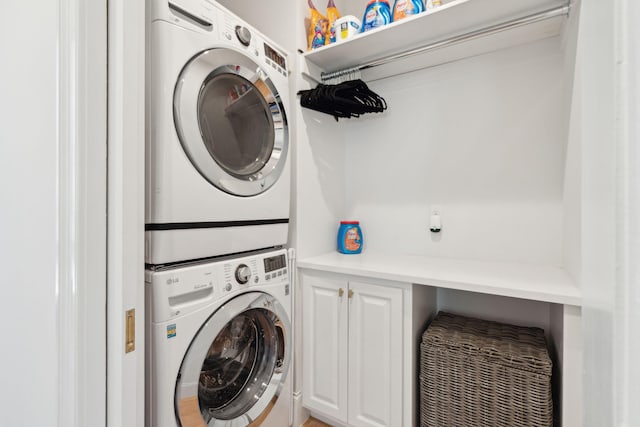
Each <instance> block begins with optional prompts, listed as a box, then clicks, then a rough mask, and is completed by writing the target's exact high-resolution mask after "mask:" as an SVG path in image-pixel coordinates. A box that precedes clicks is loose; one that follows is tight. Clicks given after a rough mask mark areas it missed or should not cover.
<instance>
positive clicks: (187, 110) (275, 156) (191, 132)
mask: <svg viewBox="0 0 640 427" xmlns="http://www.w3.org/2000/svg"><path fill="white" fill-rule="evenodd" d="M174 118H175V124H176V130H177V133H178V138H179V139H180V143H181V144H182V147H183V148H184V150H185V152H186V154H187V156H188V157H189V159H190V160H191V163H192V164H193V165H194V166H195V167H196V169H197V170H198V171H199V172H200V174H201V175H202V176H203V177H204V178H206V179H207V180H208V181H209V182H211V183H212V184H213V185H215V186H216V187H218V188H220V189H221V190H223V191H225V192H227V193H230V194H234V195H238V196H252V195H256V194H259V193H261V192H263V191H266V190H267V189H268V188H269V187H271V186H272V185H273V184H275V182H276V181H277V179H278V177H279V176H280V174H281V173H282V170H283V168H284V163H285V160H286V156H287V151H288V128H287V122H286V115H285V112H284V108H283V105H282V101H281V99H280V96H279V94H278V92H277V90H276V88H275V86H274V85H273V83H272V81H271V80H270V79H269V77H268V76H267V75H266V73H265V72H264V71H263V70H262V69H261V68H260V67H259V66H258V65H256V64H255V63H254V62H253V61H251V60H250V59H249V58H248V57H246V56H245V55H243V54H241V53H239V52H236V51H233V50H227V49H210V50H207V51H205V52H202V53H200V54H199V55H196V56H195V57H194V58H192V59H191V61H189V63H188V64H187V65H186V66H185V67H184V69H183V70H182V72H181V74H180V77H179V79H178V82H177V84H176V90H175V94H174Z"/></svg>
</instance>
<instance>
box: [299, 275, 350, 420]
mask: <svg viewBox="0 0 640 427" xmlns="http://www.w3.org/2000/svg"><path fill="white" fill-rule="evenodd" d="M346 287H347V283H346V281H343V280H338V279H330V278H325V277H316V276H304V278H303V289H302V316H303V317H302V364H303V379H302V382H303V402H304V405H305V406H306V407H308V408H310V409H314V410H317V411H319V412H321V413H323V414H325V415H327V416H329V417H331V418H335V419H338V420H346V419H347V337H348V329H347V327H348V315H349V313H348V305H347V303H346V302H345V301H344V300H345V299H346V296H345V295H344V293H345V288H346Z"/></svg>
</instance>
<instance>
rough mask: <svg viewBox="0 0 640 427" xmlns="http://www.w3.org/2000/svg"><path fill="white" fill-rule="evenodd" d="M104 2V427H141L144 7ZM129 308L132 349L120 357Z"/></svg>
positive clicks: (120, 0)
mask: <svg viewBox="0 0 640 427" xmlns="http://www.w3.org/2000/svg"><path fill="white" fill-rule="evenodd" d="M108 2H109V15H108V35H109V37H108V40H109V53H108V57H109V67H108V75H109V91H108V97H109V102H108V105H109V106H108V117H109V120H108V121H109V125H108V130H109V134H108V135H109V136H108V147H109V148H108V156H109V161H108V197H107V200H108V233H107V236H108V238H107V247H108V249H107V260H108V262H107V427H143V426H144V413H145V401H144V387H145V386H144V384H145V382H144V348H145V338H144V336H145V334H144V333H145V314H144V206H145V202H144V200H145V192H144V189H145V185H144V182H145V173H144V171H145V155H144V149H145V113H144V111H145V109H144V106H145V104H144V102H145V101H144V100H145V74H144V73H145V71H144V66H145V2H144V1H142V0H140V1H130V0H108ZM130 309H135V319H136V324H135V350H134V351H133V352H129V353H126V350H125V313H126V311H127V310H130Z"/></svg>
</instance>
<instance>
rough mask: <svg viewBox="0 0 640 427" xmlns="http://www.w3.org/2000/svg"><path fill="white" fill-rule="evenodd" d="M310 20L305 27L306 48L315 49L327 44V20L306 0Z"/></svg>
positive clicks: (309, 0)
mask: <svg viewBox="0 0 640 427" xmlns="http://www.w3.org/2000/svg"><path fill="white" fill-rule="evenodd" d="M307 3H308V4H309V12H310V13H311V18H310V19H309V24H308V25H307V42H308V48H309V50H311V49H316V48H319V47H322V46H324V45H325V44H328V41H327V34H328V33H329V20H328V19H327V18H325V17H324V16H323V15H322V14H321V13H320V12H318V9H316V7H315V6H314V5H313V2H312V1H311V0H307Z"/></svg>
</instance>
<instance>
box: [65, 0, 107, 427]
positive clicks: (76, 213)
mask: <svg viewBox="0 0 640 427" xmlns="http://www.w3.org/2000/svg"><path fill="white" fill-rule="evenodd" d="M58 13H59V15H58V16H57V19H58V38H59V39H58V40H59V41H58V46H59V48H58V100H57V101H58V105H57V109H58V143H59V151H58V180H59V186H58V188H59V194H58V256H59V258H58V289H57V293H58V295H57V297H58V301H57V313H58V324H57V330H58V378H59V380H58V393H59V395H58V420H57V425H58V426H65V427H81V426H88V425H91V426H98V427H100V426H104V421H103V420H105V418H106V407H105V398H106V377H105V376H106V332H105V330H106V321H105V315H106V307H105V305H106V246H107V240H106V239H107V237H106V230H107V219H106V209H107V208H106V191H107V182H106V179H107V163H106V161H107V157H106V155H107V120H106V118H107V51H106V47H107V26H106V23H107V22H106V16H107V0H58ZM52 19H56V17H52Z"/></svg>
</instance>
